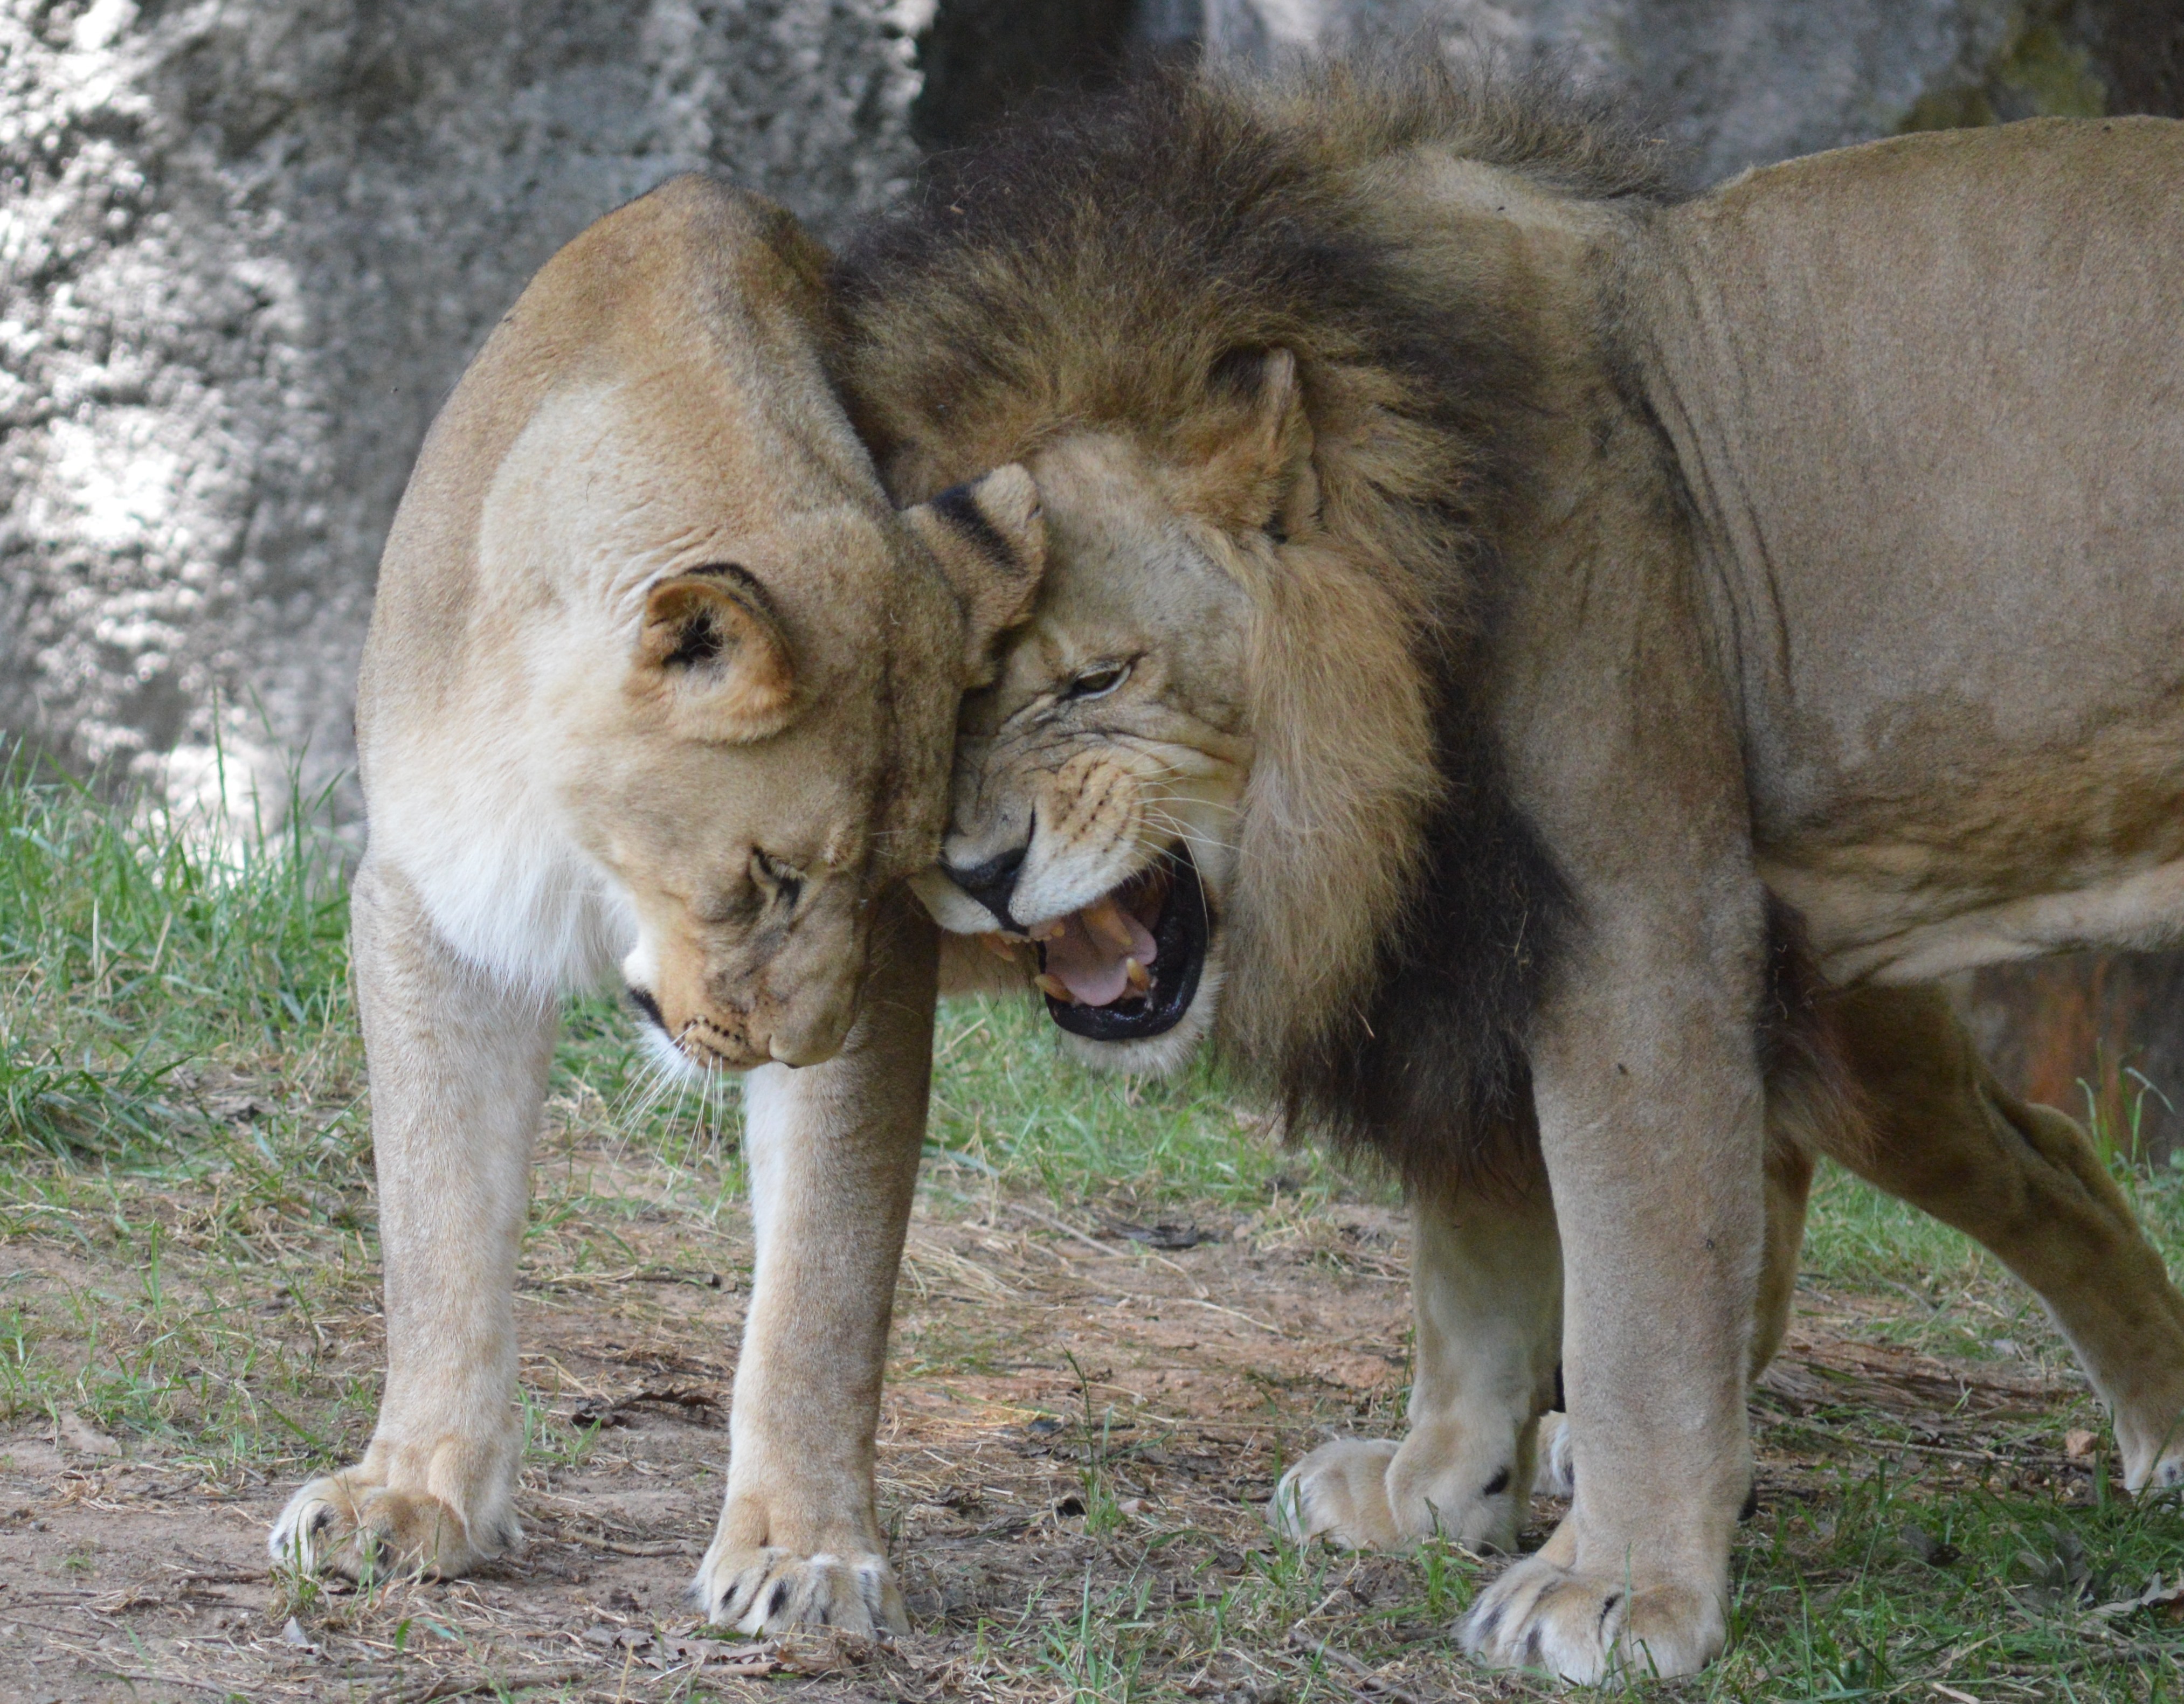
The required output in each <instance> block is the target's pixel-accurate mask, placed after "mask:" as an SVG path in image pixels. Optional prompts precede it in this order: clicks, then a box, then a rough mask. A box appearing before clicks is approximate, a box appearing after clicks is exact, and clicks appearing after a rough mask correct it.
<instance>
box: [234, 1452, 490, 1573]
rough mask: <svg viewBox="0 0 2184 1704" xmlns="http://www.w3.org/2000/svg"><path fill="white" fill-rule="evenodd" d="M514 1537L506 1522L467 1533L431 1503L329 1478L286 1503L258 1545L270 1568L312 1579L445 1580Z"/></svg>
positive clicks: (346, 1477) (422, 1496)
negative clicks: (403, 1576) (428, 1576)
mask: <svg viewBox="0 0 2184 1704" xmlns="http://www.w3.org/2000/svg"><path fill="white" fill-rule="evenodd" d="M520 1537H521V1533H520V1532H519V1531H517V1530H516V1529H515V1526H514V1525H513V1523H510V1525H509V1527H508V1529H507V1530H505V1531H504V1532H500V1533H495V1534H482V1533H481V1534H473V1533H472V1532H471V1529H470V1527H469V1524H468V1523H465V1520H464V1519H463V1517H462V1516H461V1515H460V1513H459V1512H456V1511H455V1510H454V1508H452V1507H450V1506H448V1504H446V1503H444V1502H443V1501H440V1500H439V1499H438V1498H437V1497H434V1496H431V1495H427V1494H426V1493H423V1492H408V1491H396V1490H389V1489H388V1488H387V1486H385V1485H379V1484H370V1483H368V1482H365V1481H362V1480H359V1478H356V1477H355V1475H354V1473H331V1474H327V1475H326V1476H325V1477H323V1478H316V1479H314V1480H312V1481H311V1482H310V1483H309V1484H307V1485H305V1486H304V1488H303V1489H302V1490H299V1491H298V1492H297V1493H296V1495H294V1496H292V1497H291V1498H289V1500H288V1506H287V1508H285V1509H283V1510H281V1517H280V1518H279V1519H278V1520H276V1521H275V1522H274V1523H273V1530H272V1532H271V1533H270V1534H269V1535H268V1536H267V1539H266V1544H265V1547H266V1550H267V1551H268V1552H269V1553H270V1555H271V1556H272V1558H273V1560H274V1562H276V1563H278V1564H280V1565H281V1566H284V1567H291V1568H302V1569H304V1570H305V1571H306V1572H308V1573H337V1574H341V1575H343V1576H344V1577H346V1578H348V1579H365V1577H366V1576H368V1575H372V1574H380V1575H385V1574H389V1573H432V1574H438V1575H440V1576H442V1577H443V1578H449V1577H453V1576H454V1575H457V1574H463V1573H469V1572H470V1571H471V1569H472V1568H476V1566H477V1565H478V1564H479V1563H480V1562H484V1561H486V1560H487V1559H488V1558H490V1557H492V1556H498V1555H499V1554H500V1553H501V1552H502V1551H505V1550H506V1549H508V1548H509V1547H510V1545H513V1544H514V1543H515V1541H516V1540H518V1539H519V1538H520Z"/></svg>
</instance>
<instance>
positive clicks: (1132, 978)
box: [1123, 959, 1153, 994]
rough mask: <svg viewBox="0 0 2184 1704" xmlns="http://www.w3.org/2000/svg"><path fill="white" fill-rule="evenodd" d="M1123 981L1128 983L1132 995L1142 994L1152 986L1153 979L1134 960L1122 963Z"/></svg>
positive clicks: (1143, 967)
mask: <svg viewBox="0 0 2184 1704" xmlns="http://www.w3.org/2000/svg"><path fill="white" fill-rule="evenodd" d="M1123 980H1124V981H1125V982H1127V983H1129V985H1130V992H1131V993H1132V994H1143V993H1145V991H1146V990H1147V989H1148V988H1151V987H1152V985H1153V979H1152V977H1150V976H1149V975H1147V974H1146V972H1145V966H1143V965H1141V964H1139V962H1138V961H1136V960H1135V959H1124V960H1123Z"/></svg>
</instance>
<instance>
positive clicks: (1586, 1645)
mask: <svg viewBox="0 0 2184 1704" xmlns="http://www.w3.org/2000/svg"><path fill="white" fill-rule="evenodd" d="M1727 1634H1728V1626H1727V1623H1726V1620H1725V1618H1724V1615H1723V1612H1722V1606H1721V1603H1720V1601H1719V1599H1717V1598H1716V1597H1714V1596H1713V1594H1711V1593H1708V1592H1699V1591H1693V1590H1690V1589H1688V1588H1686V1587H1683V1586H1675V1585H1666V1586H1653V1587H1650V1588H1647V1589H1646V1590H1639V1591H1633V1590H1631V1589H1630V1584H1629V1583H1628V1582H1627V1581H1624V1580H1621V1579H1605V1578H1596V1577H1595V1576H1592V1575H1590V1574H1582V1573H1575V1572H1574V1571H1572V1570H1570V1569H1568V1568H1557V1567H1556V1566H1555V1565H1554V1564H1553V1563H1552V1562H1546V1561H1543V1560H1542V1559H1541V1558H1540V1557H1538V1556H1528V1557H1526V1558H1525V1559H1524V1561H1522V1562H1517V1563H1515V1564H1514V1565H1513V1566H1512V1567H1511V1568H1508V1569H1507V1571H1506V1572H1505V1573H1503V1574H1502V1577H1501V1578H1500V1579H1497V1580H1496V1581H1495V1582H1494V1584H1492V1585H1490V1586H1489V1587H1488V1588H1487V1589H1486V1590H1485V1593H1484V1594H1483V1595H1481V1596H1480V1598H1479V1601H1478V1603H1477V1604H1476V1605H1475V1606H1474V1607H1473V1609H1472V1612H1471V1613H1470V1614H1469V1615H1468V1616H1466V1617H1465V1618H1464V1619H1463V1623H1462V1624H1461V1625H1460V1626H1459V1627H1458V1629H1457V1635H1458V1637H1459V1638H1461V1639H1462V1640H1463V1648H1464V1649H1465V1650H1466V1651H1469V1652H1470V1653H1471V1654H1472V1655H1473V1656H1474V1657H1477V1658H1478V1659H1479V1661H1480V1662H1484V1663H1485V1664H1486V1665H1487V1666H1488V1667H1490V1668H1532V1669H1543V1670H1545V1671H1546V1673H1550V1674H1552V1675H1554V1676H1555V1677H1557V1679H1563V1680H1571V1681H1575V1682H1577V1683H1578V1684H1579V1685H1586V1686H1598V1685H1624V1684H1626V1683H1627V1682H1629V1681H1630V1680H1633V1679H1640V1678H1642V1677H1646V1676H1658V1677H1659V1678H1660V1679H1674V1677H1676V1676H1678V1675H1682V1674H1695V1673H1697V1672H1698V1671H1699V1670H1700V1669H1701V1668H1704V1667H1705V1666H1706V1665H1707V1664H1708V1662H1712V1661H1713V1658H1714V1657H1715V1656H1716V1654H1717V1653H1719V1651H1720V1650H1721V1647H1722V1645H1723V1642H1724V1640H1725V1638H1726V1637H1727Z"/></svg>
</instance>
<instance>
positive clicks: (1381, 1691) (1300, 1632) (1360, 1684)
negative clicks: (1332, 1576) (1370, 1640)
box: [1290, 1593, 1418, 1704]
mask: <svg viewBox="0 0 2184 1704" xmlns="http://www.w3.org/2000/svg"><path fill="white" fill-rule="evenodd" d="M1333 1595H1334V1594H1333V1593H1329V1596H1330V1597H1332V1596H1333ZM1325 1607H1326V1605H1325V1604H1324V1603H1323V1604H1322V1605H1321V1606H1320V1608H1322V1609H1324V1608H1325ZM1312 1613H1313V1614H1314V1615H1317V1614H1318V1613H1319V1611H1318V1610H1314V1611H1313V1612H1312ZM1290 1644H1291V1645H1293V1646H1295V1647H1296V1648H1297V1649H1298V1650H1299V1651H1307V1652H1309V1653H1310V1654H1311V1655H1312V1656H1314V1657H1318V1659H1319V1660H1320V1661H1321V1662H1323V1663H1325V1664H1326V1665H1327V1666H1328V1667H1329V1668H1339V1669H1340V1670H1341V1671H1342V1672H1343V1673H1345V1674H1347V1675H1349V1676H1350V1677H1351V1679H1354V1680H1355V1681H1356V1682H1357V1690H1359V1691H1360V1692H1369V1693H1371V1694H1372V1695H1373V1696H1374V1697H1376V1698H1385V1699H1386V1700H1387V1701H1388V1704H1418V1700H1417V1699H1416V1698H1415V1697H1413V1696H1412V1695H1411V1694H1409V1693H1408V1692H1406V1691H1404V1690H1403V1689H1402V1688H1401V1687H1400V1686H1396V1685H1392V1684H1390V1682H1388V1681H1385V1680H1383V1679H1381V1678H1380V1677H1379V1674H1378V1673H1374V1672H1373V1669H1372V1668H1369V1667H1368V1665H1366V1664H1365V1663H1363V1662H1359V1661H1358V1660H1357V1658H1356V1657H1352V1656H1351V1654H1350V1653H1349V1652H1348V1651H1337V1650H1336V1649H1335V1648H1334V1646H1331V1645H1329V1643H1328V1642H1327V1641H1326V1640H1323V1639H1314V1638H1313V1637H1312V1635H1311V1634H1309V1633H1307V1632H1306V1631H1305V1630H1304V1623H1302V1622H1299V1623H1297V1624H1296V1625H1295V1626H1294V1627H1292V1628H1291V1629H1290Z"/></svg>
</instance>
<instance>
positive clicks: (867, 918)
mask: <svg viewBox="0 0 2184 1704" xmlns="http://www.w3.org/2000/svg"><path fill="white" fill-rule="evenodd" d="M891 531H892V529H889V528H886V527H883V526H880V525H877V524H876V523H875V521H873V520H872V518H870V517H868V516H866V515H842V516H832V517H823V518H810V517H807V518H805V520H804V521H800V522H799V523H796V524H793V525H791V526H785V527H783V528H782V529H780V530H778V531H777V532H774V533H772V534H771V535H770V536H766V537H760V538H758V539H743V540H738V541H737V547H738V548H737V549H736V550H735V551H734V553H733V554H734V557H735V560H733V561H732V562H726V561H724V562H706V563H696V564H691V565H677V566H675V567H673V568H671V569H670V570H668V571H666V572H664V573H662V574H660V576H657V577H656V578H655V581H654V582H653V584H652V586H651V587H650V589H649V593H648V594H647V600H646V613H645V616H644V625H643V631H642V632H641V633H640V636H639V638H638V644H637V647H636V654H635V656H634V657H633V658H632V662H631V665H630V671H629V675H628V677H627V680H626V681H625V682H624V684H623V688H622V691H621V694H620V696H621V700H622V704H621V711H622V716H621V727H619V729H618V730H617V732H616V737H615V738H612V739H610V740H609V741H606V742H604V743H603V747H602V749H599V750H597V751H595V752H594V753H593V755H592V760H591V761H590V762H589V763H588V765H587V766H586V769H587V773H586V775H585V777H584V779H583V782H582V785H581V786H580V787H578V788H575V789H572V796H571V799H570V804H571V809H572V810H573V811H575V812H576V813H577V814H578V815H579V816H580V820H581V821H582V833H583V835H584V838H585V839H586V841H587V842H588V845H589V846H590V848H591V849H592V850H593V855H594V856H595V857H597V859H598V860H599V862H600V864H601V865H603V866H604V867H605V869H606V870H607V871H609V872H610V875H611V877H613V879H614V881H615V883H616V885H617V886H618V887H619V888H621V890H622V892H623V893H624V894H626V896H627V899H628V902H629V905H630V907H631V909H632V911H633V912H634V914H635V918H634V921H635V923H636V943H635V945H634V947H633V948H632V950H631V951H630V952H629V953H628V955H627V957H626V958H625V959H624V960H623V961H622V966H621V970H622V976H623V978H624V981H625V983H626V984H627V988H628V991H629V996H630V1000H631V1001H632V1005H634V1006H635V1007H636V1008H637V1010H638V1012H639V1014H640V1015H641V1016H642V1018H643V1020H644V1023H645V1027H646V1029H647V1031H648V1032H649V1033H650V1034H651V1035H652V1036H653V1038H654V1039H655V1044H656V1045H655V1051H658V1052H660V1054H661V1055H662V1056H663V1057H666V1058H671V1059H672V1060H673V1061H676V1062H677V1063H684V1062H687V1063H688V1064H692V1065H697V1066H725V1067H729V1068H740V1067H744V1066H752V1065H760V1064H764V1063H766V1062H767V1061H781V1062H783V1063H786V1064H789V1065H805V1064H811V1063H814V1062H816V1061H820V1060H823V1059H826V1058H827V1057H829V1056H830V1055H833V1053H834V1052H835V1051H836V1050H838V1049H839V1047H840V1046H841V1044H842V1041H843V1039H844V1037H845V1036H846V1035H847V1033H849V1028H850V1022H851V1021H852V1020H853V1019H854V1017H855V1014H856V1009H857V998H858V991H859V987H860V984H861V981H862V977H863V972H864V967H865V963H866V952H867V947H868V944H869V941H868V936H869V933H870V924H871V918H872V902H873V899H874V898H875V896H876V895H877V894H879V893H880V892H881V891H882V890H883V888H886V887H887V886H888V885H889V883H893V882H896V881H900V879H902V878H903V877H905V876H906V875H908V874H909V873H910V872H911V871H912V870H913V869H915V868H916V867H917V865H918V864H919V863H920V862H921V861H922V859H923V858H924V857H926V856H929V855H930V853H931V851H932V849H933V847H934V846H935V845H936V844H938V838H939V827H940V822H939V818H940V815H941V810H940V805H939V799H940V795H941V792H942V788H941V784H940V782H939V776H938V774H937V772H936V763H935V759H934V755H933V754H934V753H936V752H938V751H939V750H940V749H944V743H945V741H946V738H947V730H948V727H949V724H950V721H951V719H952V713H953V710H954V706H955V703H956V693H957V692H958V690H959V689H960V685H961V682H960V677H959V676H958V675H957V674H956V673H955V672H954V671H952V670H950V669H947V668H943V667H938V666H926V667H922V668H907V669H905V670H903V671H901V672H900V676H899V677H898V676H897V675H896V673H895V672H894V671H893V670H891V669H889V667H888V666H887V665H888V660H887V659H884V658H882V657H880V656H879V655H878V654H877V652H876V651H874V650H872V649H871V648H865V647H854V646H846V645H844V646H834V645H832V644H830V643H828V642H827V636H826V635H825V634H824V633H823V632H822V631H821V626H822V622H823V620H824V615H823V612H822V611H819V610H813V609H811V608H810V607H808V605H805V600H803V599H800V598H799V594H798V593H797V591H796V589H795V582H796V581H797V578H798V576H797V575H796V573H795V571H794V570H795V565H797V564H798V563H799V562H800V563H824V564H826V565H827V568H828V571H829V577H830V580H831V581H832V582H833V583H834V584H835V585H836V586H837V587H839V586H841V585H843V584H844V583H850V584H862V585H865V586H866V587H885V588H886V592H885V597H884V600H883V606H882V609H883V613H882V614H881V615H880V619H882V620H884V621H888V623H889V625H890V626H895V627H897V628H906V629H908V630H909V631H911V632H922V633H924V634H926V635H928V636H929V637H930V638H931V639H932V640H935V641H938V642H939V644H940V646H941V648H942V649H941V650H940V654H941V655H947V654H949V652H948V650H947V649H946V647H947V646H948V645H949V644H950V643H951V642H952V638H953V632H954V631H955V630H956V627H957V617H956V610H955V608H954V606H953V604H952V603H951V602H950V600H949V599H948V596H947V587H946V586H945V584H944V582H942V580H941V579H940V576H939V575H938V574H936V573H934V572H933V571H932V570H931V568H930V567H929V565H925V564H922V563H921V562H919V561H918V560H917V554H916V550H917V547H916V545H915V543H913V542H912V541H910V540H908V539H906V538H901V537H890V536H889V535H890V532H891ZM768 587H777V588H780V591H779V594H778V595H776V593H772V592H769V590H768V589H767V588H768ZM799 606H802V607H799ZM658 1044H665V1045H658Z"/></svg>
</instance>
